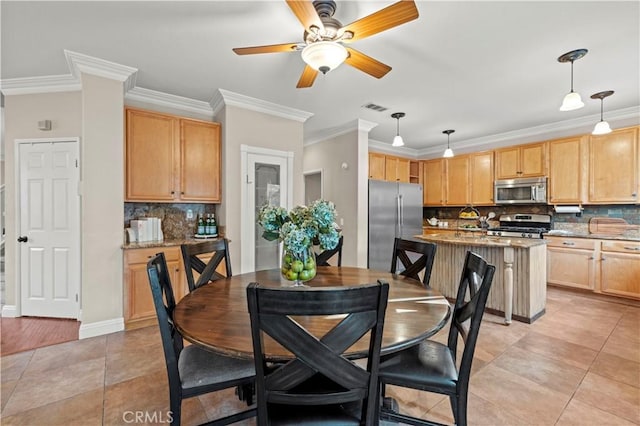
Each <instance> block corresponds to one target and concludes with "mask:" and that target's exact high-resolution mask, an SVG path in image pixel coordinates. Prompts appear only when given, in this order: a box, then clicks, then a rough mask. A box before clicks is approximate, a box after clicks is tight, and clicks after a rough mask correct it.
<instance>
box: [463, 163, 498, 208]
mask: <svg viewBox="0 0 640 426" xmlns="http://www.w3.org/2000/svg"><path fill="white" fill-rule="evenodd" d="M469 168H470V169H469V181H470V182H469V183H470V186H471V204H472V205H474V206H482V205H492V204H494V202H493V180H494V179H493V176H494V168H493V151H488V152H477V153H474V154H470V155H469Z"/></svg>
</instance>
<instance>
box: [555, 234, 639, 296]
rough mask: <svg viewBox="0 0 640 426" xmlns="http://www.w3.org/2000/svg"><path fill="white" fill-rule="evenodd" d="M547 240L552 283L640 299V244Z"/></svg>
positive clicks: (616, 241)
mask: <svg viewBox="0 0 640 426" xmlns="http://www.w3.org/2000/svg"><path fill="white" fill-rule="evenodd" d="M545 239H546V240H547V241H548V242H547V282H548V283H549V284H554V285H559V286H565V287H573V288H579V289H583V290H589V291H593V292H595V293H602V294H608V295H613V296H622V297H627V298H633V299H640V279H639V277H640V242H636V241H624V240H599V239H592V238H564V237H550V236H547V237H545Z"/></svg>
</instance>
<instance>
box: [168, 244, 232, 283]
mask: <svg viewBox="0 0 640 426" xmlns="http://www.w3.org/2000/svg"><path fill="white" fill-rule="evenodd" d="M180 251H181V252H182V261H183V263H184V270H185V273H186V275H187V284H188V286H189V291H193V290H195V289H196V288H198V287H200V286H202V285H204V284H206V283H208V282H210V281H216V280H219V279H221V278H225V277H230V276H232V273H231V258H230V256H229V242H228V240H227V239H226V238H222V239H219V240H214V241H203V242H201V243H196V244H182V245H181V246H180ZM206 253H213V254H212V256H211V259H210V260H209V262H208V263H205V262H203V261H202V259H200V258H199V257H198V256H200V255H203V254H206ZM223 260H224V263H225V269H226V273H227V275H226V276H225V275H222V274H220V273H219V272H217V271H216V269H217V268H218V266H219V265H220V263H221V262H222V261H223ZM194 271H195V272H197V273H198V274H199V276H198V279H197V280H196V279H195V278H194Z"/></svg>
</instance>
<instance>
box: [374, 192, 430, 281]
mask: <svg viewBox="0 0 640 426" xmlns="http://www.w3.org/2000/svg"><path fill="white" fill-rule="evenodd" d="M414 235H422V185H419V184H416V183H399V182H386V181H381V180H369V257H368V267H369V269H380V270H382V271H389V270H390V269H391V259H392V257H393V242H394V239H395V238H396V237H399V238H404V239H407V240H412V239H414V238H413V236H414Z"/></svg>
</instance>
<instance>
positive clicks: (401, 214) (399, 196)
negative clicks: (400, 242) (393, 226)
mask: <svg viewBox="0 0 640 426" xmlns="http://www.w3.org/2000/svg"><path fill="white" fill-rule="evenodd" d="M398 200H399V201H400V203H399V204H400V233H401V234H402V227H403V226H404V200H403V199H402V194H400V195H398Z"/></svg>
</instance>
